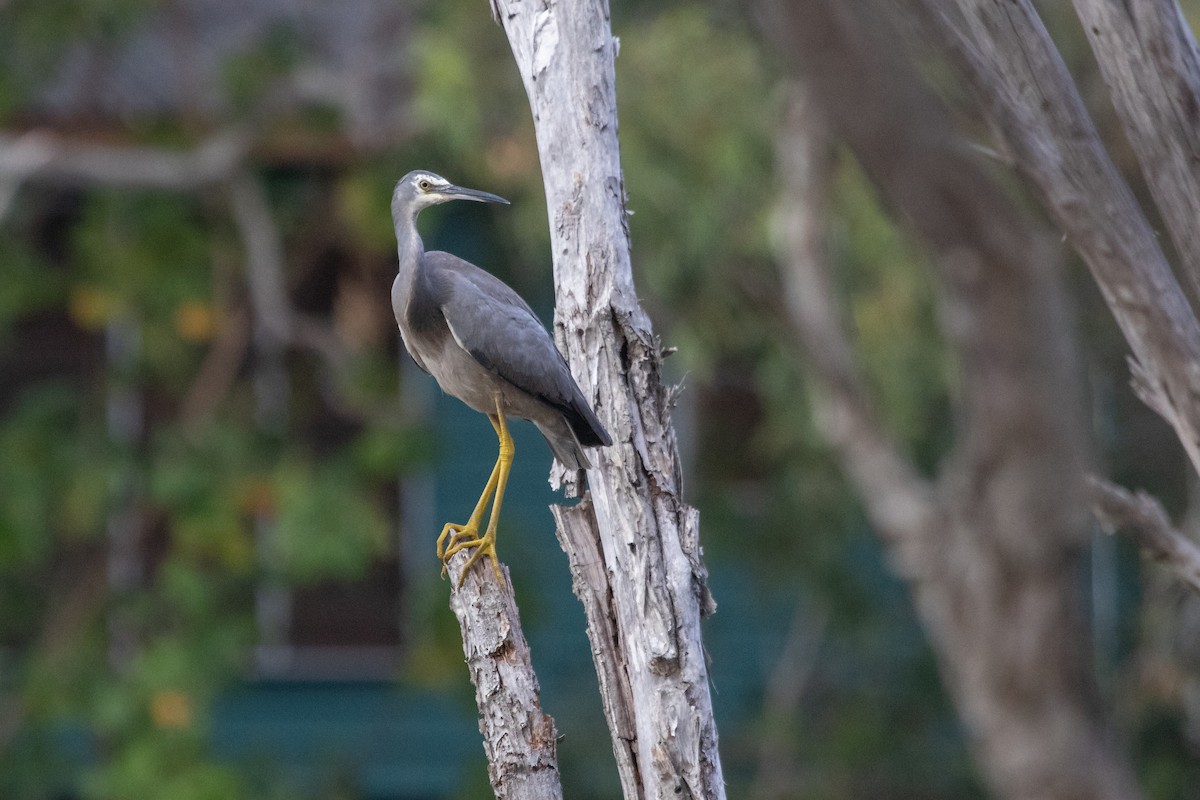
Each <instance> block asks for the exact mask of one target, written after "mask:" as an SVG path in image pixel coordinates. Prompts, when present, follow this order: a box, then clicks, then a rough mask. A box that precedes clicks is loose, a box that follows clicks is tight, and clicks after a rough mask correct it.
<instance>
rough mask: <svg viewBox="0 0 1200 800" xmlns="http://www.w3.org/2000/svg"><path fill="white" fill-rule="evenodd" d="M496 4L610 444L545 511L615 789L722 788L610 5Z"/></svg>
mask: <svg viewBox="0 0 1200 800" xmlns="http://www.w3.org/2000/svg"><path fill="white" fill-rule="evenodd" d="M493 13H494V14H495V16H496V19H497V20H498V21H499V22H500V24H501V25H502V26H503V28H504V31H505V33H506V34H507V36H508V40H509V44H510V45H511V47H512V51H513V55H514V57H515V59H516V63H517V67H518V69H519V71H520V74H521V79H522V81H523V82H524V84H525V89H526V93H527V94H528V96H529V102H530V106H531V109H532V111H533V118H534V126H535V131H536V134H537V143H538V152H539V155H540V159H541V165H542V176H543V181H544V185H545V190H546V200H547V207H548V210H549V215H550V235H551V244H552V247H553V256H554V275H555V285H556V292H557V297H556V300H557V313H556V318H555V333H556V336H557V338H558V341H559V345H560V347H561V348H562V349H563V351H564V353H565V354H566V357H567V360H568V362H569V363H570V365H571V371H572V373H574V375H575V377H576V378H577V379H578V380H579V384H580V386H582V387H583V388H584V392H585V394H587V395H589V399H590V400H592V401H593V404H594V407H595V409H596V412H597V414H599V416H600V418H601V419H602V420H603V421H604V424H605V425H606V426H607V427H608V429H609V431H611V432H612V435H613V439H614V441H615V442H616V443H615V444H614V445H613V446H612V447H607V448H602V449H599V450H595V451H593V452H594V454H595V455H594V460H595V462H596V463H595V467H594V468H593V469H591V470H589V471H588V473H587V485H588V488H589V490H590V501H589V502H585V503H581V504H579V505H577V506H575V507H574V508H571V509H556V510H555V514H556V517H557V519H558V521H559V530H558V534H559V538H560V541H561V542H562V544H563V547H564V549H565V550H566V551H567V555H568V557H569V558H570V561H571V568H572V572H573V575H574V580H575V588H576V593H577V594H578V595H579V597H580V598H581V599H582V601H583V603H584V608H585V610H586V611H587V614H588V622H589V626H588V635H589V637H590V639H591V643H592V654H593V658H594V660H595V662H596V668H597V674H598V675H599V676H600V686H601V691H602V694H603V702H604V708H605V711H606V713H607V715H608V723H609V728H610V730H611V733H612V738H613V750H614V752H615V754H616V758H617V764H618V768H619V770H620V773H621V781H622V786H623V790H624V793H625V796H626V797H627V798H687V797H695V798H723V797H724V796H725V790H724V783H723V779H722V775H721V764H720V759H719V757H718V754H717V729H716V725H715V723H714V721H713V715H712V703H711V698H710V696H709V688H708V674H707V666H706V664H705V656H704V649H703V645H702V642H701V636H700V618H701V616H702V615H703V614H705V613H708V612H710V611H711V610H712V609H713V608H714V606H713V603H712V599H711V597H710V595H709V593H708V589H707V586H706V580H707V573H706V571H705V569H704V567H703V565H702V563H701V559H700V546H699V540H698V516H697V513H696V511H695V510H694V509H693V508H691V507H689V506H688V505H687V504H685V503H684V502H683V499H682V485H681V480H682V478H681V474H680V467H679V458H678V453H677V447H676V443H675V434H674V430H673V428H672V426H671V422H670V413H669V412H670V392H669V390H668V389H667V387H665V386H664V385H663V384H662V381H661V378H660V361H661V353H660V346H659V343H658V341H657V339H656V338H655V337H654V335H653V333H652V331H651V326H650V322H649V319H648V318H647V316H646V314H645V313H644V311H643V310H642V308H641V306H640V305H639V303H638V300H637V295H636V293H635V291H634V286H633V277H632V271H631V267H630V250H629V247H630V245H629V232H628V228H627V225H626V216H627V212H626V208H625V189H624V181H623V179H622V175H621V165H620V153H619V148H618V142H617V111H616V93H615V92H616V90H615V77H614V75H615V72H614V59H615V58H616V53H617V41H616V39H615V38H614V37H613V35H612V31H611V27H610V23H609V12H608V5H607V3H606V2H605V1H604V0H573V1H572V2H555V0H550V1H549V2H545V1H544V0H494V1H493ZM563 477H564V476H561V475H559V476H556V478H555V479H556V480H559V479H563ZM565 477H566V478H567V479H570V478H571V476H565Z"/></svg>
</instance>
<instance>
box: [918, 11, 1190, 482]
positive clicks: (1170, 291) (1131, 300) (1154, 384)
mask: <svg viewBox="0 0 1200 800" xmlns="http://www.w3.org/2000/svg"><path fill="white" fill-rule="evenodd" d="M899 2H900V3H901V5H902V6H903V7H905V8H908V9H911V10H913V11H916V12H918V13H919V14H920V15H921V17H922V18H923V19H924V20H925V23H926V26H927V30H928V32H929V35H930V37H931V40H932V42H933V43H934V44H935V45H936V46H937V47H938V48H940V49H941V50H942V51H943V52H944V53H946V54H947V56H948V57H949V59H950V60H951V62H952V63H953V64H955V65H956V66H957V67H958V68H959V69H960V70H961V72H962V74H963V75H964V76H965V77H966V78H967V80H968V82H969V83H970V85H971V87H972V89H973V90H974V92H975V94H976V96H977V98H978V100H979V103H980V105H981V106H982V108H983V109H984V112H985V114H986V115H987V117H988V120H989V122H990V123H991V125H992V127H993V128H994V129H995V132H996V136H997V139H998V141H999V142H1000V143H1001V145H1002V146H1003V147H1004V148H1005V150H1006V152H1007V155H1008V157H1009V158H1010V159H1011V160H1012V163H1013V166H1014V167H1015V168H1016V169H1017V170H1018V171H1019V172H1020V173H1021V174H1022V175H1023V176H1025V177H1026V178H1027V179H1028V181H1029V183H1030V185H1031V186H1032V187H1034V189H1036V190H1037V192H1038V193H1039V195H1040V196H1041V199H1042V202H1043V204H1044V205H1045V207H1046V209H1047V211H1048V212H1049V213H1050V215H1051V216H1052V217H1053V218H1054V220H1055V221H1056V222H1057V223H1058V225H1059V227H1060V228H1061V229H1062V230H1063V232H1064V233H1065V234H1066V236H1067V238H1068V239H1069V240H1070V242H1071V244H1072V245H1073V246H1074V247H1075V249H1076V250H1077V251H1078V252H1079V254H1080V255H1081V256H1082V257H1083V259H1084V261H1086V262H1087V265H1088V267H1089V269H1090V270H1091V272H1092V275H1093V277H1094V278H1095V280H1096V283H1097V284H1098V285H1099V287H1100V290H1101V292H1102V293H1103V294H1104V299H1105V301H1106V302H1107V303H1108V306H1109V308H1110V309H1111V310H1112V313H1113V317H1114V318H1115V319H1116V321H1117V324H1118V325H1119V326H1120V327H1121V331H1122V333H1124V335H1125V339H1126V341H1128V342H1129V346H1130V348H1131V349H1132V351H1133V360H1131V369H1132V371H1133V381H1134V389H1135V390H1136V391H1137V393H1138V396H1139V397H1141V398H1142V400H1143V401H1144V402H1145V403H1146V404H1147V405H1149V406H1150V407H1151V408H1153V409H1154V410H1155V411H1156V412H1157V413H1158V414H1160V415H1161V416H1162V417H1163V418H1164V419H1165V420H1166V421H1167V422H1168V423H1169V424H1170V425H1171V426H1172V427H1173V428H1174V429H1175V432H1176V434H1177V435H1178V436H1179V441H1180V443H1181V444H1182V445H1183V448H1184V450H1185V451H1186V452H1187V454H1188V458H1189V459H1190V460H1191V462H1192V465H1193V466H1194V467H1196V468H1197V469H1198V470H1200V324H1198V323H1197V321H1196V317H1195V315H1194V314H1193V312H1192V309H1191V307H1190V306H1189V304H1188V301H1187V298H1186V297H1185V296H1184V293H1183V290H1182V288H1181V287H1180V285H1179V282H1178V281H1177V280H1176V278H1175V275H1174V273H1173V272H1172V271H1171V267H1170V264H1169V263H1168V262H1167V259H1166V256H1165V255H1164V254H1163V251H1162V248H1161V247H1160V246H1159V243H1158V239H1157V237H1156V235H1155V233H1154V230H1153V228H1152V227H1151V226H1150V223H1149V222H1148V221H1147V219H1146V216H1145V214H1144V213H1143V212H1142V209H1141V208H1140V207H1139V206H1138V204H1137V201H1136V199H1135V198H1134V196H1133V193H1132V192H1131V191H1130V189H1129V186H1128V185H1127V184H1126V183H1125V181H1124V179H1123V178H1122V177H1121V175H1120V173H1118V171H1117V168H1116V167H1115V166H1114V165H1113V163H1112V160H1111V159H1110V158H1109V156H1108V152H1107V151H1106V150H1105V148H1104V145H1103V143H1102V142H1101V141H1100V137H1099V134H1098V133H1097V131H1096V127H1095V125H1094V124H1093V122H1092V119H1091V117H1090V116H1089V115H1088V113H1087V110H1086V109H1085V108H1084V105H1083V101H1082V100H1081V99H1080V97H1079V92H1078V90H1077V89H1076V87H1075V84H1074V82H1073V81H1072V80H1071V77H1070V74H1069V73H1068V72H1067V68H1066V66H1065V64H1064V63H1063V60H1062V57H1061V56H1060V55H1059V53H1058V50H1056V49H1055V47H1054V44H1053V42H1051V40H1050V37H1049V34H1048V33H1047V32H1046V29H1045V26H1044V25H1043V24H1042V21H1041V19H1040V18H1039V17H1038V15H1037V12H1036V11H1035V10H1034V8H1033V6H1032V5H1031V4H1030V3H1029V2H1028V0H954V2H952V3H942V2H940V1H938V0H899ZM1108 5H1117V4H1113V3H1109V4H1108ZM1122 5H1124V6H1130V5H1131V4H1129V3H1126V4H1122ZM1132 5H1133V6H1137V5H1138V4H1137V3H1133V4H1132ZM1081 8H1084V11H1085V15H1088V14H1092V13H1093V12H1091V11H1088V10H1087V8H1086V7H1084V6H1083V5H1082V4H1081ZM1111 13H1112V14H1113V15H1117V16H1112V17H1111V18H1110V19H1109V21H1112V20H1115V19H1118V18H1119V15H1120V14H1124V13H1125V12H1123V11H1122V12H1118V11H1116V10H1113V11H1112V12H1111ZM1085 18H1090V17H1087V16H1085ZM1098 22H1099V18H1098V17H1097V19H1096V20H1095V23H1098ZM1095 23H1094V24H1093V25H1090V26H1089V34H1090V35H1091V36H1092V38H1093V40H1095V39H1096V38H1097V37H1101V38H1102V39H1103V38H1104V37H1107V36H1114V35H1115V33H1114V32H1113V31H1112V30H1111V29H1100V28H1099V25H1098V24H1095ZM1094 29H1095V30H1094ZM1097 31H1099V32H1097ZM1142 46H1147V45H1146V44H1145V43H1142ZM1157 46H1161V47H1162V48H1163V49H1164V51H1165V52H1171V51H1173V50H1174V51H1175V52H1178V48H1173V47H1172V44H1171V43H1169V42H1160V43H1158V45H1156V47H1157ZM1185 49H1186V48H1185ZM1107 51H1108V50H1107V48H1106V49H1105V52H1107ZM1103 60H1104V61H1105V62H1108V61H1110V58H1108V57H1105V58H1104V59H1103ZM1108 71H1109V72H1111V71H1112V68H1111V65H1110V66H1109V68H1108ZM1142 77H1143V78H1145V77H1146V76H1145V75H1144V74H1142ZM1188 80H1190V79H1188ZM1186 82H1187V81H1184V83H1186ZM1176 85H1177V86H1179V85H1182V84H1180V83H1177V84H1176ZM1146 91H1147V92H1148V94H1149V96H1150V97H1154V96H1161V94H1162V93H1161V92H1155V91H1152V90H1149V89H1147V90H1146ZM1119 96H1120V95H1118V97H1119ZM1122 105H1124V104H1123V103H1122V102H1121V101H1120V100H1119V99H1118V107H1121V106H1122ZM1127 113H1128V112H1127ZM1175 127H1177V126H1169V128H1168V131H1169V130H1172V129H1174V128H1175ZM1131 136H1135V137H1137V136H1140V134H1136V133H1134V132H1132V131H1131ZM1192 136H1195V131H1194V130H1193V131H1191V132H1190V136H1189V137H1188V138H1189V140H1190V137H1192ZM1152 149H1153V147H1152V145H1150V144H1147V143H1146V142H1142V143H1139V144H1138V145H1136V146H1135V150H1137V151H1138V152H1139V155H1143V156H1144V155H1145V154H1146V153H1148V152H1150V151H1151V150H1152ZM1185 151H1186V148H1185ZM1189 157H1191V156H1189ZM1190 169H1195V166H1194V164H1193V165H1191V167H1190ZM1188 171H1189V172H1190V170H1188ZM1158 173H1159V169H1158V167H1157V166H1156V167H1155V168H1154V169H1153V170H1151V183H1152V185H1156V186H1157V187H1158V189H1157V190H1156V191H1159V192H1161V191H1168V190H1167V189H1166V188H1165V187H1166V186H1167V184H1166V183H1164V182H1162V181H1159V180H1155V179H1154V175H1156V174H1158ZM1190 180H1191V179H1190V178H1183V177H1181V178H1180V181H1179V182H1180V185H1185V184H1187V183H1188V182H1189V181H1190ZM1185 208H1186V207H1185ZM1189 213H1190V212H1189ZM1171 216H1173V213H1172V214H1171V215H1168V219H1170V218H1171ZM1188 219H1189V223H1188V224H1191V225H1192V226H1193V227H1194V224H1195V223H1194V220H1195V217H1194V215H1192V216H1190V217H1189V218H1188ZM1192 233H1193V234H1194V231H1192ZM1181 241H1184V244H1183V245H1181V251H1182V249H1183V248H1184V247H1190V246H1191V245H1188V244H1187V243H1186V237H1185V239H1183V240H1181Z"/></svg>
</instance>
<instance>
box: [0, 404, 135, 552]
mask: <svg viewBox="0 0 1200 800" xmlns="http://www.w3.org/2000/svg"><path fill="white" fill-rule="evenodd" d="M81 416H82V415H81V409H80V408H79V406H78V400H77V398H76V396H75V395H74V394H73V393H72V392H71V391H70V390H69V389H67V388H66V387H62V386H58V387H53V386H51V387H45V388H42V389H40V390H38V391H33V392H30V393H29V394H27V395H26V396H24V397H22V398H21V399H20V400H19V401H18V403H17V404H16V405H15V407H14V408H13V409H12V410H11V411H10V412H9V413H8V414H7V415H6V416H5V417H4V418H3V419H0V452H2V453H4V458H3V459H0V570H3V571H5V572H9V573H14V574H19V573H20V572H21V571H22V570H27V569H37V568H40V567H44V566H45V565H46V564H47V563H48V562H49V561H50V560H51V559H52V558H53V557H54V554H55V549H56V546H57V545H58V544H59V543H60V541H61V540H71V539H80V538H86V537H91V536H95V535H96V534H98V533H99V532H100V531H101V530H102V528H103V524H104V515H105V512H106V510H107V496H108V475H109V472H110V470H112V469H113V467H114V464H113V462H112V460H111V459H112V454H111V451H110V449H109V448H108V447H107V446H106V444H105V441H104V437H103V433H102V431H101V430H99V429H98V427H96V425H95V423H94V422H92V423H91V424H90V425H89V424H88V422H86V421H85V420H84V419H81Z"/></svg>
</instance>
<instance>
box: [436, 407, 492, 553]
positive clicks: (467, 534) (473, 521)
mask: <svg viewBox="0 0 1200 800" xmlns="http://www.w3.org/2000/svg"><path fill="white" fill-rule="evenodd" d="M488 420H489V421H491V423H492V427H493V428H495V429H496V436H497V437H499V436H500V428H499V426H497V425H496V421H495V420H494V419H492V417H491V415H488ZM499 475H500V461H499V459H497V460H496V466H494V467H492V474H491V476H490V477H489V478H488V481H487V484H486V485H485V486H484V487H483V494H481V495H479V502H477V503H476V504H475V510H474V511H472V512H471V516H470V517H468V518H467V522H466V524H465V525H464V524H460V523H457V522H447V523H446V524H445V526H443V528H442V533H441V535H440V536H438V539H437V556H438V558H440V559H442V560H445V559H446V558H449V557H450V554H449V553H447V552H446V547H447V546H450V547H453V546H454V545H455V544H456V543H457V541H458V540H459V539H474V538H476V537H478V536H479V523H480V522H482V521H483V510H484V509H485V508H487V504H488V500H490V499H492V493H493V492H494V491H496V480H497V478H498V477H499ZM442 571H443V572H445V567H444V566H443V569H442Z"/></svg>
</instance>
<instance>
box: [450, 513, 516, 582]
mask: <svg viewBox="0 0 1200 800" xmlns="http://www.w3.org/2000/svg"><path fill="white" fill-rule="evenodd" d="M461 533H462V532H460V534H459V535H461ZM453 538H454V537H451V540H453ZM472 547H473V548H475V552H474V553H471V557H470V558H468V559H467V563H466V564H463V568H462V572H461V573H460V574H459V576H458V585H459V587H461V586H462V585H463V581H464V580H466V579H467V572H469V571H470V569H471V567H472V566H474V564H475V562H476V561H478V560H479V559H481V558H485V557H486V558H490V559H491V560H492V571H493V572H495V573H496V580H497V581H498V582H499V583H501V584H503V583H504V575H503V574H501V572H500V561H499V559H497V558H496V531H495V530H493V529H491V528H490V527H489V528H488V531H487V533H485V534H483V536H480V537H479V538H477V539H466V538H461V539H459V541H458V542H456V543H453V544H451V545H450V546H449V547H448V548H447V549H446V555H445V557H444V558H443V559H442V569H443V570H444V569H445V568H446V564H447V563H448V562H449V561H450V557H451V556H452V555H454V554H455V553H461V552H462V551H463V550H466V549H468V548H472Z"/></svg>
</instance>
